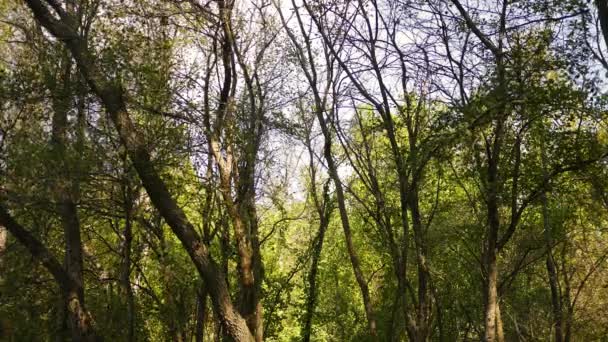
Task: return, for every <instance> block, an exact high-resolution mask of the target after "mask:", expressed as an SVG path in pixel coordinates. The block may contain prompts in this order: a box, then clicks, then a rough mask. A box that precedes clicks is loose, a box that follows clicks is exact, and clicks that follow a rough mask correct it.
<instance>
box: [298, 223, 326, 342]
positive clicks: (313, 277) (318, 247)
mask: <svg viewBox="0 0 608 342" xmlns="http://www.w3.org/2000/svg"><path fill="white" fill-rule="evenodd" d="M328 226H329V217H325V216H323V217H321V218H320V222H319V232H318V234H317V237H316V239H315V240H316V243H315V246H314V249H313V252H312V262H311V265H310V271H309V272H308V289H307V296H306V311H305V312H304V325H303V327H302V340H303V341H304V342H309V341H310V336H311V334H312V318H313V316H314V313H315V307H316V303H317V293H318V290H317V273H318V271H319V260H320V259H321V251H322V250H323V241H324V239H325V232H326V230H327V227H328Z"/></svg>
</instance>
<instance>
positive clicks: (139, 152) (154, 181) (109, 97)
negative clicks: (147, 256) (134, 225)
mask: <svg viewBox="0 0 608 342" xmlns="http://www.w3.org/2000/svg"><path fill="white" fill-rule="evenodd" d="M26 2H27V5H28V6H29V7H30V9H31V10H32V12H33V14H34V16H35V18H36V20H37V21H38V22H39V23H40V24H41V25H42V26H44V27H45V28H46V29H47V30H48V31H49V32H50V33H51V34H52V35H53V36H55V37H57V38H58V39H60V40H61V41H63V42H64V43H65V44H66V46H67V47H68V49H69V50H70V52H71V54H72V56H73V58H74V59H75V60H76V63H77V64H78V67H79V70H80V73H81V74H82V75H83V77H84V79H85V80H86V81H87V83H88V85H89V87H90V88H91V89H92V91H93V92H94V93H95V94H96V95H97V96H98V97H99V98H100V100H101V102H102V104H103V106H104V108H105V109H106V111H107V112H108V114H109V116H110V118H111V120H112V122H113V123H114V126H115V127H116V131H117V132H118V135H119V137H120V140H121V143H122V144H123V146H124V147H125V148H126V150H127V153H128V155H129V158H130V159H131V161H132V162H133V165H134V167H135V169H136V171H137V173H138V175H139V177H140V178H141V181H142V184H143V186H144V188H145V189H146V191H147V193H148V196H149V197H150V200H151V201H152V203H153V205H154V206H155V207H156V208H157V209H158V211H159V212H160V214H161V215H162V217H163V218H164V219H165V221H166V223H167V224H168V225H169V227H170V228H171V229H172V231H173V233H174V234H175V235H176V236H177V238H178V239H179V240H180V241H181V243H182V245H183V246H184V248H185V249H186V251H187V252H188V254H189V255H190V258H191V260H192V262H193V263H194V264H195V266H196V268H197V270H198V272H199V273H200V275H201V277H202V278H203V280H204V281H205V282H206V284H207V286H208V289H209V293H210V295H211V298H212V300H213V305H214V306H215V308H216V310H217V312H218V314H219V316H220V317H221V320H222V324H223V325H224V327H225V328H226V331H227V332H228V334H229V335H230V336H231V337H232V338H233V339H235V340H236V341H251V340H252V339H253V337H252V334H251V332H250V331H249V328H248V327H247V324H246V322H245V320H244V319H243V317H242V316H241V315H240V314H239V313H238V312H237V311H236V309H235V308H234V306H233V304H232V300H231V299H230V293H229V292H228V288H227V285H226V280H225V276H224V274H223V272H222V271H221V270H220V269H219V267H218V265H217V263H216V262H215V260H213V258H212V257H211V255H210V254H209V250H208V247H207V246H206V245H205V244H204V243H203V242H202V240H201V239H200V237H199V236H198V234H197V233H196V231H195V229H194V227H193V226H192V224H191V223H190V222H189V221H188V219H187V218H186V215H185V214H184V212H183V210H182V209H181V208H180V207H179V206H178V205H177V202H176V201H175V199H174V198H173V197H172V196H171V194H170V193H169V190H168V189H167V186H166V184H165V183H164V182H163V180H162V179H161V178H160V176H159V174H158V172H157V171H156V169H155V167H154V165H153V163H152V161H151V158H150V152H149V151H148V149H147V146H146V145H145V144H144V142H143V139H142V137H141V136H140V134H139V133H138V132H137V131H136V129H135V126H134V124H133V122H132V121H131V118H130V117H129V113H128V111H127V107H126V104H125V101H124V99H123V89H122V87H121V86H120V84H117V83H116V82H114V81H112V80H110V79H108V78H107V77H106V76H104V75H103V74H101V73H100V72H99V70H98V68H97V66H96V63H95V58H94V54H93V53H92V52H91V51H89V48H88V47H87V42H86V41H84V40H83V39H82V38H81V37H79V36H78V34H77V33H76V31H75V30H74V27H75V25H74V19H73V18H72V17H71V16H69V15H68V14H66V13H57V14H58V16H59V17H60V19H55V18H54V17H53V15H52V14H51V13H50V12H49V9H48V7H47V6H46V5H45V4H44V3H43V2H41V1H40V0H27V1H26Z"/></svg>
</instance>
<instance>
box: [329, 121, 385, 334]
mask: <svg viewBox="0 0 608 342" xmlns="http://www.w3.org/2000/svg"><path fill="white" fill-rule="evenodd" d="M323 115H324V114H323V113H322V112H318V113H317V119H318V120H319V123H320V125H321V130H322V132H323V137H324V139H325V146H324V151H323V155H324V157H325V161H326V162H327V169H328V172H329V177H330V178H331V179H332V181H333V183H334V187H335V188H336V190H335V191H336V199H337V202H338V212H339V213H340V220H341V221H342V229H343V230H344V239H345V240H346V250H347V252H348V256H349V258H350V262H351V265H352V268H353V271H354V273H355V279H356V281H357V284H358V285H359V290H360V291H361V297H362V298H363V306H364V308H365V314H366V317H367V324H368V328H369V334H370V335H371V337H372V339H374V340H375V339H377V336H378V333H377V327H376V318H375V315H374V310H373V308H372V303H371V297H370V294H369V287H368V285H367V280H366V279H365V277H364V276H363V272H362V271H361V263H360V262H359V257H358V255H357V251H356V249H355V246H354V244H353V238H352V232H351V228H350V220H349V217H348V211H347V209H346V199H345V196H344V189H343V187H342V182H341V181H340V176H339V175H338V169H337V166H336V163H335V161H334V157H333V155H332V152H331V133H330V131H329V128H328V127H327V123H326V121H325V118H324V116H323Z"/></svg>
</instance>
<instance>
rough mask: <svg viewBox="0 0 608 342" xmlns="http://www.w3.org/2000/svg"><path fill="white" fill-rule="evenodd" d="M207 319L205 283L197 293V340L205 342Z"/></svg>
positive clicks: (197, 341) (195, 335)
mask: <svg viewBox="0 0 608 342" xmlns="http://www.w3.org/2000/svg"><path fill="white" fill-rule="evenodd" d="M206 321H207V291H206V290H205V287H204V285H203V286H202V287H201V289H200V290H199V291H198V292H197V293H196V331H195V333H194V338H195V341H196V342H203V340H204V338H205V322H206Z"/></svg>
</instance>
